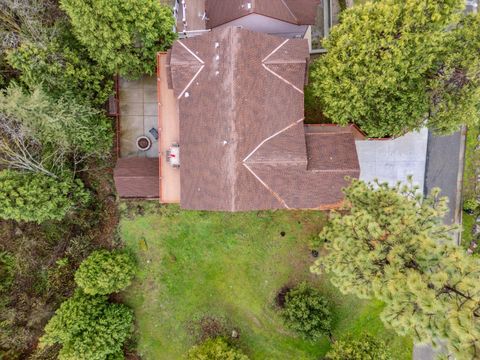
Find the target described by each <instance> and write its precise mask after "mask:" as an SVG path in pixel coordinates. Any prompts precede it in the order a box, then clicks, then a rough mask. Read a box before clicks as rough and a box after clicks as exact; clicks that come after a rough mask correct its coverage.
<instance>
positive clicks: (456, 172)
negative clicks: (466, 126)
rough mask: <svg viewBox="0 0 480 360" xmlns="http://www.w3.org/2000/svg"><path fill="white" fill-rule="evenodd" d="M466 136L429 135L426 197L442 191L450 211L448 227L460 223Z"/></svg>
mask: <svg viewBox="0 0 480 360" xmlns="http://www.w3.org/2000/svg"><path fill="white" fill-rule="evenodd" d="M464 150H465V134H464V133H462V131H458V132H456V133H455V134H453V135H449V136H436V135H433V134H432V133H431V132H429V134H428V148H427V166H426V174H425V193H429V192H430V191H431V190H432V189H433V188H435V187H439V188H440V189H442V194H443V195H444V196H448V198H449V200H450V202H449V207H450V211H449V212H448V213H447V214H446V216H445V219H444V222H445V223H446V224H448V225H451V224H455V223H457V224H458V223H460V221H461V217H460V204H461V194H462V173H463V164H464V157H463V155H464Z"/></svg>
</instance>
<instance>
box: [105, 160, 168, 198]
mask: <svg viewBox="0 0 480 360" xmlns="http://www.w3.org/2000/svg"><path fill="white" fill-rule="evenodd" d="M113 177H114V180H115V186H116V188H117V192H118V195H119V196H120V197H122V198H152V199H157V198H159V197H160V175H159V161H158V159H157V158H120V159H118V161H117V165H116V166H115V169H114V172H113Z"/></svg>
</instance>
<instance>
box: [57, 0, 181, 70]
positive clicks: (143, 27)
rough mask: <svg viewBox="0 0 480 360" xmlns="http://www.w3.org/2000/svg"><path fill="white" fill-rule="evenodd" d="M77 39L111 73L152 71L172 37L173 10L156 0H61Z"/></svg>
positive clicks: (173, 36)
mask: <svg viewBox="0 0 480 360" xmlns="http://www.w3.org/2000/svg"><path fill="white" fill-rule="evenodd" d="M60 3H61V6H62V8H63V9H64V10H65V11H66V12H67V14H68V16H69V17H70V19H71V22H72V25H73V30H74V33H75V35H76V37H77V38H78V40H79V41H80V42H81V43H82V44H83V45H84V46H85V47H86V48H87V49H88V51H89V53H90V56H91V58H92V59H94V60H95V61H96V62H97V63H98V64H100V65H101V66H102V67H105V68H106V69H107V70H108V71H109V72H110V73H111V74H114V73H116V72H118V73H120V75H123V76H128V77H139V76H140V75H142V74H144V73H146V74H153V72H154V70H155V62H156V54H157V52H159V51H163V50H166V49H168V47H169V46H170V45H171V44H172V41H173V40H174V38H175V34H174V33H173V26H174V18H173V15H172V10H171V9H170V8H169V7H168V6H165V5H161V4H160V2H159V1H158V0H61V1H60Z"/></svg>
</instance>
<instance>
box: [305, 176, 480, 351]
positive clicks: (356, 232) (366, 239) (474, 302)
mask: <svg viewBox="0 0 480 360" xmlns="http://www.w3.org/2000/svg"><path fill="white" fill-rule="evenodd" d="M417 190H418V189H417V188H416V187H414V186H413V185H412V184H411V180H410V182H409V184H408V185H401V184H398V185H396V186H394V187H390V186H389V185H388V184H385V183H378V182H376V183H374V184H366V183H364V182H362V181H359V180H353V181H352V183H351V185H350V187H349V188H347V189H346V190H345V194H346V198H347V201H348V204H349V206H348V209H349V212H348V213H347V214H345V215H344V216H341V215H339V214H334V215H333V216H332V219H331V221H330V223H329V224H328V225H327V226H326V228H325V229H324V230H323V232H322V234H321V236H322V238H323V239H324V240H325V241H326V246H325V248H326V251H327V254H326V255H325V256H324V257H322V258H320V259H319V260H317V261H316V263H315V265H314V266H313V267H312V271H313V272H316V273H322V272H324V271H325V272H327V273H329V275H330V277H331V280H332V283H333V284H334V285H335V286H337V287H338V288H339V289H340V290H341V291H342V292H343V293H345V294H348V293H350V294H355V295H357V296H359V297H361V298H378V299H380V300H382V301H383V302H385V304H386V306H385V309H384V310H383V312H382V314H381V318H382V320H383V322H384V323H385V325H386V326H387V327H391V328H393V329H394V330H395V331H396V332H397V333H398V334H400V335H408V336H412V337H414V338H415V339H416V340H418V341H422V342H432V343H434V344H435V343H436V342H437V341H438V340H446V341H447V344H448V348H449V349H450V351H452V352H454V353H455V355H456V356H457V358H458V359H474V358H478V357H479V356H480V282H479V281H478V279H479V276H480V260H479V259H477V258H474V257H471V256H468V255H467V254H466V253H465V252H464V251H463V250H462V249H459V248H457V247H455V246H454V244H453V243H452V237H451V235H452V232H453V231H455V230H456V229H455V228H454V227H449V226H445V225H443V224H442V222H441V218H442V216H443V215H444V214H445V213H446V211H447V201H448V200H447V199H446V198H442V197H440V190H439V189H435V190H434V191H432V193H431V194H430V195H429V196H427V197H426V198H423V197H422V196H420V195H418V191H417Z"/></svg>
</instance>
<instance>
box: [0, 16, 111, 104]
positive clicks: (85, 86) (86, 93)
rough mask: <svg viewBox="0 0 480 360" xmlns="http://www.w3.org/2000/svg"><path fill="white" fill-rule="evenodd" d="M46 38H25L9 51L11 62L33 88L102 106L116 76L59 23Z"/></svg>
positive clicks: (23, 80) (29, 86) (30, 87)
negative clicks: (93, 58) (90, 56)
mask: <svg viewBox="0 0 480 360" xmlns="http://www.w3.org/2000/svg"><path fill="white" fill-rule="evenodd" d="M51 32H52V33H53V34H52V35H51V36H50V37H49V38H48V39H46V40H44V41H43V42H34V41H31V40H24V41H23V42H22V44H21V45H20V46H19V47H17V48H15V49H13V50H11V51H9V52H8V55H7V59H8V63H9V64H10V65H11V66H12V67H13V68H14V69H16V70H18V71H19V72H20V74H19V77H20V80H21V82H22V83H24V84H25V85H26V86H27V87H28V88H29V89H35V88H36V87H38V85H39V84H41V85H42V87H43V89H44V90H45V92H47V93H48V95H49V96H52V97H54V98H65V97H69V98H72V97H73V98H75V99H76V101H78V102H87V103H91V104H92V105H94V106H101V105H103V104H104V103H105V102H106V101H107V100H108V97H109V96H110V95H111V94H112V92H113V78H112V76H111V75H110V74H109V73H108V72H107V71H106V69H105V68H103V67H102V66H100V65H98V64H97V63H96V62H94V61H93V60H91V59H90V58H89V56H88V52H87V50H86V49H85V48H84V47H83V46H82V45H81V44H80V43H79V42H78V40H77V39H76V38H75V37H74V36H73V34H72V33H71V29H70V26H69V25H68V24H64V23H59V24H57V26H56V27H55V28H54V29H53V30H51Z"/></svg>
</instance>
